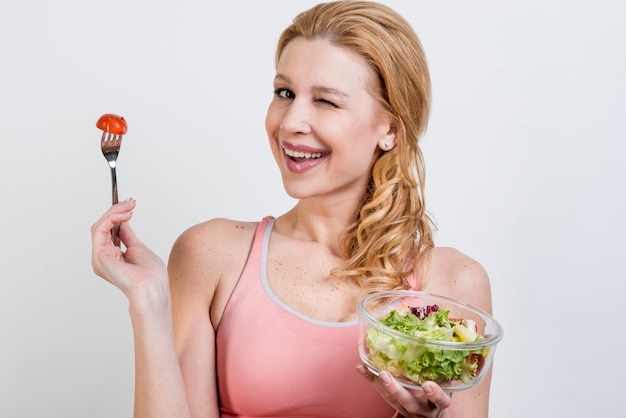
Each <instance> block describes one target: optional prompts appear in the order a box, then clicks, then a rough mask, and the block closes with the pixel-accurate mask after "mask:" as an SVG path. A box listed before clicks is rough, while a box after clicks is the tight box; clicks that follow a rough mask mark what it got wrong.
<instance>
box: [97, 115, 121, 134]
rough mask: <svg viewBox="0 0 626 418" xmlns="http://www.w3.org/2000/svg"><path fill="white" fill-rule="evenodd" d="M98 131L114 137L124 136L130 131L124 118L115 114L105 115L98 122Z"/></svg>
mask: <svg viewBox="0 0 626 418" xmlns="http://www.w3.org/2000/svg"><path fill="white" fill-rule="evenodd" d="M96 126H97V127H98V129H100V130H102V131H104V132H106V133H109V134H113V135H124V134H125V133H126V131H127V130H128V126H127V125H126V120H125V119H124V118H123V117H122V116H118V115H114V114H113V113H105V114H104V115H102V116H100V119H98V122H96Z"/></svg>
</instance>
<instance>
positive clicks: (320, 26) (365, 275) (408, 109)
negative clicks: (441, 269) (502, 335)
mask: <svg viewBox="0 0 626 418" xmlns="http://www.w3.org/2000/svg"><path fill="white" fill-rule="evenodd" d="M300 37H302V38H305V39H323V40H326V41H328V42H330V43H331V44H332V45H335V46H339V47H344V48H348V49H349V50H351V51H353V52H355V53H357V54H358V55H359V56H361V57H362V58H363V59H364V60H365V62H366V63H367V64H368V65H369V66H370V68H371V70H372V71H373V74H375V83H374V84H375V85H373V86H369V88H370V90H371V91H370V93H372V94H373V95H374V97H375V98H376V99H377V100H378V102H379V104H380V106H381V108H382V109H383V110H384V111H385V112H386V113H387V114H388V115H390V116H391V117H392V118H393V124H394V126H395V128H396V144H395V146H394V147H393V148H392V149H391V150H389V151H380V155H379V157H378V158H377V160H376V161H375V163H374V165H373V168H372V172H371V177H370V181H369V186H368V188H367V190H366V191H365V194H364V197H363V202H362V204H361V207H360V208H359V209H358V211H357V213H355V215H354V216H355V217H354V222H353V223H352V224H351V225H350V226H349V227H348V229H347V230H346V231H345V233H344V234H342V236H341V238H340V248H341V250H342V251H343V252H344V255H345V256H346V258H347V260H346V261H345V263H344V264H343V265H342V266H340V267H338V268H336V269H335V270H333V272H332V274H333V275H334V276H343V277H352V278H353V279H354V280H356V281H358V283H359V284H360V285H361V286H362V288H363V289H364V291H366V292H373V291H377V290H387V289H399V288H406V287H408V283H407V281H406V277H407V276H408V275H410V274H412V273H414V272H416V271H418V272H420V274H421V271H422V269H423V268H427V266H428V265H429V264H430V263H429V261H430V254H431V250H432V248H433V247H434V243H433V237H432V231H433V228H434V225H433V222H432V220H431V218H430V217H429V215H428V213H427V212H426V209H425V203H424V178H425V170H424V161H423V156H422V152H421V150H420V147H419V139H420V137H421V136H422V135H423V134H424V132H425V130H426V126H427V124H428V116H429V110H430V101H431V98H430V96H431V88H430V75H429V72H428V66H427V62H426V57H425V55H424V51H423V48H422V46H421V43H420V41H419V39H418V37H417V35H416V34H415V32H414V31H413V29H412V28H411V26H410V24H409V23H408V22H407V21H406V20H405V19H404V18H403V17H402V16H400V15H399V14H398V13H397V12H395V11H394V10H392V9H390V8H389V7H387V6H384V5H381V4H378V3H375V2H369V1H352V0H347V1H335V2H330V3H322V4H318V5H317V6H314V7H313V8H311V9H310V10H308V11H305V12H303V13H301V14H299V15H298V16H296V18H295V19H294V20H293V22H292V24H291V25H290V26H289V27H287V29H285V30H284V31H283V33H282V35H281V37H280V39H279V41H278V46H277V49H276V64H278V60H279V59H280V57H281V55H282V53H283V51H284V49H285V47H286V46H287V45H288V44H289V42H291V41H292V40H294V39H296V38H300ZM420 282H421V283H420V287H421V288H423V287H425V283H423V282H422V281H421V280H420Z"/></svg>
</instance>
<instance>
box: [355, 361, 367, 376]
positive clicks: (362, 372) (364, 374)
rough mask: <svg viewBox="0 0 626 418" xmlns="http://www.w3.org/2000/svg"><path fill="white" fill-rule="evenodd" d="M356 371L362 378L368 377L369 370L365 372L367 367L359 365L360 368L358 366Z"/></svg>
mask: <svg viewBox="0 0 626 418" xmlns="http://www.w3.org/2000/svg"><path fill="white" fill-rule="evenodd" d="M356 371H357V372H359V373H360V374H361V376H363V377H367V370H365V367H363V365H362V364H359V365H358V366H356Z"/></svg>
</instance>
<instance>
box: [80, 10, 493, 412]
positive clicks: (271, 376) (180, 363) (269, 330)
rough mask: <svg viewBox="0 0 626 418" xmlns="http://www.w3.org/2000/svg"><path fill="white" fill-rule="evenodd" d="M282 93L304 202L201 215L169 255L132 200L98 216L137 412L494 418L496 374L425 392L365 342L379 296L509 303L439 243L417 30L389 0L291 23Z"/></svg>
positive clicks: (285, 151) (290, 154)
mask: <svg viewBox="0 0 626 418" xmlns="http://www.w3.org/2000/svg"><path fill="white" fill-rule="evenodd" d="M274 92H275V94H274V98H273V100H272V102H271V104H270V105H269V108H268V111H267V117H266V131H267V135H268V138H269V142H270V146H271V149H272V152H273V155H274V157H275V159H276V163H277V164H278V167H279V168H280V172H281V175H282V181H283V185H284V188H285V190H286V191H287V193H288V194H289V195H290V196H291V197H293V198H295V199H297V204H296V205H295V206H294V207H293V208H292V209H291V210H290V211H288V212H287V213H285V214H283V215H281V216H278V217H277V218H273V217H267V218H265V219H263V220H262V221H261V222H259V223H246V222H237V221H233V220H226V219H213V220H210V221H207V222H204V223H202V224H199V225H195V226H193V227H191V228H190V229H188V230H187V231H185V232H184V233H183V234H182V235H181V236H180V237H179V239H178V240H177V241H176V243H175V244H174V246H173V248H172V252H171V255H170V259H169V263H168V266H167V268H166V267H165V265H164V264H163V262H162V261H161V260H159V259H158V258H157V257H156V256H155V255H154V253H152V252H151V251H150V250H149V249H148V248H146V247H145V246H144V245H143V244H142V243H141V242H140V241H139V240H138V239H137V237H136V236H135V234H134V232H133V230H132V228H131V227H130V225H129V221H130V219H131V216H132V212H131V211H132V210H133V209H134V207H135V202H134V201H133V200H132V199H130V200H127V201H125V202H122V203H120V204H118V205H115V206H113V207H112V208H111V209H109V211H107V212H106V213H105V214H104V215H103V217H102V218H101V219H100V220H99V221H98V222H96V223H95V224H94V226H93V227H92V240H93V256H92V264H93V268H94V271H95V272H96V273H97V274H98V275H100V276H102V277H104V278H105V279H107V280H108V281H110V282H111V283H113V284H114V285H116V286H117V287H119V288H120V289H121V290H122V291H123V292H124V293H125V294H126V296H127V297H128V299H129V303H130V317H131V321H132V324H133V330H134V339H135V341H134V344H135V353H136V394H135V416H137V417H148V416H157V417H168V416H176V417H192V416H193V417H218V416H221V417H235V416H238V417H256V416H264V417H358V418H367V417H376V418H379V417H392V416H405V417H455V418H457V417H485V416H487V414H488V413H487V410H488V397H489V384H490V382H489V377H487V378H486V379H485V380H484V381H483V382H482V383H481V384H480V385H478V386H477V387H476V388H475V389H472V390H469V391H466V392H460V393H458V394H457V395H455V398H454V402H452V400H451V398H450V396H449V395H447V394H446V393H445V392H443V390H442V389H441V388H440V387H439V386H438V385H436V384H434V383H431V382H428V383H425V384H424V386H423V389H424V390H423V391H419V392H417V391H416V392H411V391H408V390H406V389H405V388H403V387H402V386H400V385H399V384H398V383H397V382H396V381H395V380H394V379H393V377H392V376H391V375H390V374H388V373H385V372H383V373H381V374H380V376H378V377H375V376H373V375H371V374H369V373H368V372H367V371H366V369H365V368H364V367H363V366H362V365H360V364H359V358H358V353H357V349H356V333H357V326H356V317H357V315H356V304H357V301H358V300H359V298H360V297H362V296H363V295H364V294H366V293H370V292H374V291H378V290H384V289H396V288H414V289H422V290H426V291H429V292H432V293H438V294H443V295H447V296H450V297H455V298H459V299H463V300H465V301H467V302H469V303H472V304H474V305H477V306H479V307H482V308H483V309H485V310H486V311H490V310H491V296H490V290H489V280H488V278H487V275H486V273H485V272H484V270H483V268H482V267H481V266H480V265H479V264H477V263H476V262H475V261H473V260H471V259H470V258H468V257H467V256H465V255H462V254H461V253H459V252H457V251H455V250H453V249H445V248H435V247H434V244H433V240H432V234H431V222H430V220H429V218H428V216H427V214H426V211H425V206H424V165H423V162H422V157H421V152H420V149H419V146H418V139H419V137H420V136H421V135H422V134H423V132H424V130H425V128H426V124H427V118H428V111H429V103H430V80H429V75H428V70H427V66H426V60H425V57H424V53H423V51H422V48H421V45H420V43H419V40H418V39H417V37H416V35H415V33H414V32H413V30H412V29H411V27H410V26H409V24H408V23H407V22H406V21H405V20H404V19H403V18H401V17H400V16H399V15H398V14H397V13H395V12H394V11H392V10H390V9H389V8H387V7H385V6H382V5H380V4H376V3H371V2H360V1H340V2H333V3H327V4H320V5H318V6H316V7H314V8H312V9H311V10H309V11H307V12H305V13H303V14H301V15H299V16H298V17H296V19H295V20H294V22H293V24H292V25H291V26H289V27H288V28H287V29H286V30H285V31H284V32H283V35H282V37H281V38H280V40H279V43H278V48H277V53H276V76H275V79H274ZM114 224H121V227H120V238H121V240H122V242H123V243H124V245H125V247H126V250H125V252H122V251H121V250H120V249H119V248H118V247H116V246H114V245H113V243H112V242H111V239H110V230H111V228H112V227H113V225H114ZM355 367H356V370H355ZM377 393H378V394H379V395H378V394H377Z"/></svg>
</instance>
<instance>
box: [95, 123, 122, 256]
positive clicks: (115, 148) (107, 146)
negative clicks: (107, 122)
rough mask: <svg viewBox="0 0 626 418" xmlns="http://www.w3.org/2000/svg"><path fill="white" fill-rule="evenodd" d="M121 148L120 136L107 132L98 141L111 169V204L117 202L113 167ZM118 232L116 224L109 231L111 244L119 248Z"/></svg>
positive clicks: (115, 177) (118, 228) (118, 227)
mask: <svg viewBox="0 0 626 418" xmlns="http://www.w3.org/2000/svg"><path fill="white" fill-rule="evenodd" d="M121 146H122V135H116V134H111V133H109V132H103V133H102V139H101V140H100V147H101V148H102V154H104V158H106V160H107V161H108V162H109V167H111V184H112V186H113V188H112V195H111V197H112V199H111V200H112V204H114V205H115V204H116V203H117V202H118V197H117V174H116V172H115V166H116V164H117V156H118V155H119V153H120V147H121ZM119 230H120V226H119V225H118V224H116V225H114V226H113V231H111V237H112V239H113V244H115V245H117V246H118V247H119V245H120V239H119Z"/></svg>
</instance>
